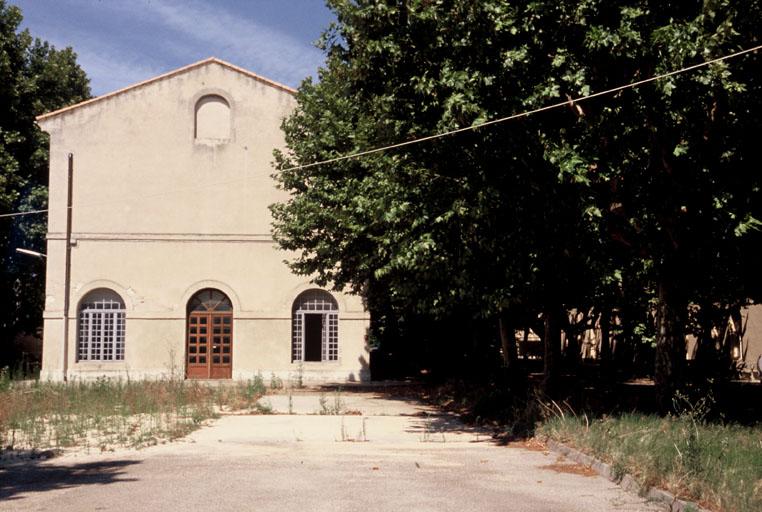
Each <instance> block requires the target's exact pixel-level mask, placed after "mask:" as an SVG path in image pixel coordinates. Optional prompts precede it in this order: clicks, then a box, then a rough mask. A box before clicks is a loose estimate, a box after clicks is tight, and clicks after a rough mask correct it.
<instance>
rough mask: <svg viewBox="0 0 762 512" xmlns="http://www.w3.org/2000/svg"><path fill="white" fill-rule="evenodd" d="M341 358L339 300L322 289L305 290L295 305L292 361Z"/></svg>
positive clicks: (323, 360) (292, 316) (296, 299)
mask: <svg viewBox="0 0 762 512" xmlns="http://www.w3.org/2000/svg"><path fill="white" fill-rule="evenodd" d="M338 360H339V304H338V301H337V300H336V298H335V297H334V296H333V295H332V294H331V293H329V292H327V291H326V290H321V289H319V288H311V289H308V290H305V291H303V292H301V293H300V294H299V295H297V297H296V298H295V299H294V302H293V304H292V306H291V362H292V363H301V362H305V361H311V362H319V361H321V362H327V361H338Z"/></svg>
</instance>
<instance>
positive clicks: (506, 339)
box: [497, 313, 517, 368]
mask: <svg viewBox="0 0 762 512" xmlns="http://www.w3.org/2000/svg"><path fill="white" fill-rule="evenodd" d="M497 322H498V328H499V330H500V343H501V345H502V348H503V366H505V367H506V368H514V367H515V366H516V358H517V352H516V331H515V330H514V328H513V324H512V323H511V321H510V319H509V317H508V315H507V314H506V313H501V314H500V316H499V318H498V320H497Z"/></svg>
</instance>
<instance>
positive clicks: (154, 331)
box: [38, 59, 369, 382]
mask: <svg viewBox="0 0 762 512" xmlns="http://www.w3.org/2000/svg"><path fill="white" fill-rule="evenodd" d="M293 94H294V91H293V90H291V89H290V88H288V87H285V86H283V85H280V84H277V83H274V82H272V81H270V80H267V79H264V78H262V77H259V76H257V75H255V74H253V73H251V72H248V71H246V70H243V69H240V68H237V67H235V66H233V65H231V64H228V63H226V62H223V61H220V60H217V59H207V60H204V61H201V62H198V63H196V64H192V65H190V66H186V67H184V68H181V69H178V70H175V71H172V72H170V73H167V74H165V75H162V76H159V77H156V78H154V79H151V80H148V81H146V82H142V83H140V84H137V85H134V86H131V87H128V88H126V89H123V90H120V91H117V92H114V93H111V94H107V95H105V96H101V97H98V98H95V99H92V100H89V101H85V102H83V103H80V104H78V105H74V106H72V107H69V108H65V109H62V110H59V111H56V112H51V113H49V114H45V115H43V116H40V117H39V118H38V123H39V125H40V126H41V127H42V129H43V130H44V131H46V132H48V133H49V134H50V202H49V207H50V213H49V221H48V223H49V225H48V259H47V283H46V300H45V313H44V344H43V363H42V376H41V377H42V378H43V379H52V380H61V379H64V378H68V379H89V378H95V377H99V376H104V375H105V376H109V377H128V376H129V377H130V378H161V377H167V376H185V377H186V378H233V379H237V378H250V377H252V376H253V375H255V374H257V373H258V372H261V373H262V375H263V376H264V377H265V378H269V377H270V375H271V374H275V375H276V376H278V377H280V378H282V379H289V378H290V379H293V378H302V379H304V380H305V381H310V380H314V381H339V382H342V381H360V380H367V379H368V378H369V371H368V351H367V347H366V331H367V329H368V325H369V318H368V314H367V312H366V311H365V309H364V307H363V303H362V301H361V300H360V298H358V297H356V296H351V295H344V294H340V293H334V292H329V291H326V290H320V289H318V288H316V287H315V286H314V285H312V284H310V282H309V280H308V279H306V278H304V277H301V276H296V275H294V274H292V273H291V272H290V271H289V269H288V267H287V266H286V265H285V263H284V259H287V258H288V257H289V255H288V254H285V253H283V252H281V251H279V250H278V249H277V247H276V245H275V243H274V242H273V239H272V236H271V232H270V230H271V217H270V212H269V210H268V205H269V204H271V203H274V202H278V201H281V200H283V199H285V198H286V197H287V196H286V195H285V192H283V191H281V190H278V189H277V188H276V187H275V183H274V181H273V179H272V178H271V174H272V173H273V168H272V165H271V163H272V160H273V154H272V152H273V149H274V148H279V147H283V145H284V139H283V134H282V132H281V130H280V123H281V121H282V119H283V118H284V117H285V116H287V115H288V114H289V112H291V110H292V109H293V108H294V105H295V101H294V96H293ZM70 166H71V175H72V177H73V179H72V180H71V183H70V182H69V179H68V175H69V167H70ZM69 185H71V198H72V203H71V204H72V208H71V209H69V208H67V200H68V197H69V194H68V191H69ZM67 211H69V212H70V213H71V229H70V230H67ZM67 232H70V233H71V235H70V243H69V244H68V249H69V250H68V251H67ZM67 291H68V301H67Z"/></svg>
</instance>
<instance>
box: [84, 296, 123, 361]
mask: <svg viewBox="0 0 762 512" xmlns="http://www.w3.org/2000/svg"><path fill="white" fill-rule="evenodd" d="M126 315H127V308H126V305H125V302H124V299H123V298H122V296H121V295H120V294H119V293H117V292H115V291H114V290H113V289H111V288H106V287H101V288H95V289H92V290H90V291H88V292H87V293H86V294H84V295H83V296H82V298H81V299H80V300H79V302H78V304H77V361H78V362H79V361H98V362H109V361H123V360H124V351H125V334H126Z"/></svg>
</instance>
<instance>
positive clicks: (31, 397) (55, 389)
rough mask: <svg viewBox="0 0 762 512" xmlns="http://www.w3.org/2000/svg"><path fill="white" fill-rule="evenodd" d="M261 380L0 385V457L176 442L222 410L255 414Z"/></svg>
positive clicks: (104, 381)
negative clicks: (3, 452) (20, 452)
mask: <svg viewBox="0 0 762 512" xmlns="http://www.w3.org/2000/svg"><path fill="white" fill-rule="evenodd" d="M264 391H265V388H264V385H263V384H262V379H261V377H256V378H255V379H253V380H250V381H247V382H240V383H235V384H231V385H225V386H209V385H200V384H198V383H194V382H186V381H181V380H167V381H138V382H132V381H109V380H105V379H103V380H97V381H95V382H90V383H84V382H79V383H70V384H62V383H40V382H35V383H33V384H31V385H20V384H17V383H14V382H12V381H3V382H0V450H3V449H4V450H24V451H36V450H48V449H63V448H68V447H84V448H86V449H97V450H112V449H114V448H116V447H120V446H133V447H142V446H148V445H151V444H156V443H157V442H160V441H161V440H165V439H173V438H177V437H182V436H184V435H186V434H187V433H188V432H190V431H192V430H194V429H195V428H197V427H198V426H199V425H200V424H201V423H202V422H203V421H204V420H206V419H209V418H213V417H215V416H216V415H217V414H218V413H219V412H220V411H233V410H249V411H252V412H258V410H259V409H258V405H257V400H258V399H259V398H260V397H261V396H262V394H264Z"/></svg>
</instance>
